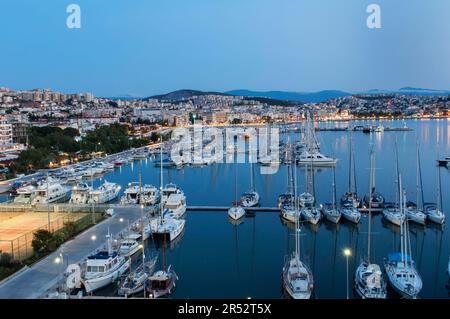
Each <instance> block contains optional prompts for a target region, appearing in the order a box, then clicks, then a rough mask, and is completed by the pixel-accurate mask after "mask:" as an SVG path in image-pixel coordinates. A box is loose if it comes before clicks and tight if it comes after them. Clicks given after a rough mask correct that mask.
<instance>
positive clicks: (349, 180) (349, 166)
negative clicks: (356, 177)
mask: <svg viewBox="0 0 450 319" xmlns="http://www.w3.org/2000/svg"><path fill="white" fill-rule="evenodd" d="M352 156H353V152H352V133H350V154H349V161H348V191H349V192H350V193H351V192H352V160H353V159H352Z"/></svg>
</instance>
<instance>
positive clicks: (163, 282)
mask: <svg viewBox="0 0 450 319" xmlns="http://www.w3.org/2000/svg"><path fill="white" fill-rule="evenodd" d="M163 262H164V268H163V269H162V270H158V271H156V272H155V273H153V274H152V275H151V276H150V277H149V278H148V283H149V285H148V287H147V288H146V290H147V292H148V297H149V298H160V297H164V296H167V295H170V294H171V293H172V291H173V290H174V289H175V286H176V282H177V280H178V279H179V278H178V275H177V274H176V273H175V271H174V270H173V268H172V265H169V267H168V268H167V269H166V241H165V240H164V242H163Z"/></svg>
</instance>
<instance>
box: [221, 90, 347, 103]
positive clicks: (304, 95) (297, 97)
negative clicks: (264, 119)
mask: <svg viewBox="0 0 450 319" xmlns="http://www.w3.org/2000/svg"><path fill="white" fill-rule="evenodd" d="M225 93H227V94H231V95H240V96H248V97H264V98H270V99H277V100H285V101H286V100H287V101H300V102H304V103H318V102H325V101H327V100H329V99H333V98H337V97H343V96H349V95H352V94H351V93H347V92H343V91H336V90H326V91H319V92H286V91H266V92H258V91H249V90H233V91H228V92H225Z"/></svg>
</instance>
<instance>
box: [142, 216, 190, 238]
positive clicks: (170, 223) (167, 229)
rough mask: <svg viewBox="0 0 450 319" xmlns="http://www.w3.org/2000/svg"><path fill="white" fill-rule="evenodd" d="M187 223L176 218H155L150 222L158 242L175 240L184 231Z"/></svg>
mask: <svg viewBox="0 0 450 319" xmlns="http://www.w3.org/2000/svg"><path fill="white" fill-rule="evenodd" d="M185 224H186V221H185V220H184V219H175V218H166V217H164V218H155V219H153V220H152V221H151V222H150V226H151V229H152V234H153V237H154V238H155V239H156V240H160V239H163V240H164V239H168V240H169V241H173V240H175V239H176V238H177V237H178V236H180V235H181V233H182V232H183V230H184V227H185Z"/></svg>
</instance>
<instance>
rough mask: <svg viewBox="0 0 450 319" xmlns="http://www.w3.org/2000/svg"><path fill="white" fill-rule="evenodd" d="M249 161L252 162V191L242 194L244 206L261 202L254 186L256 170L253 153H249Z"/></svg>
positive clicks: (252, 205) (251, 205)
mask: <svg viewBox="0 0 450 319" xmlns="http://www.w3.org/2000/svg"><path fill="white" fill-rule="evenodd" d="M249 162H250V191H249V192H247V193H245V194H243V195H242V196H241V203H242V206H244V207H254V206H257V205H258V204H259V194H258V192H257V191H256V190H255V186H254V179H255V177H254V172H253V163H252V158H251V155H249Z"/></svg>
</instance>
